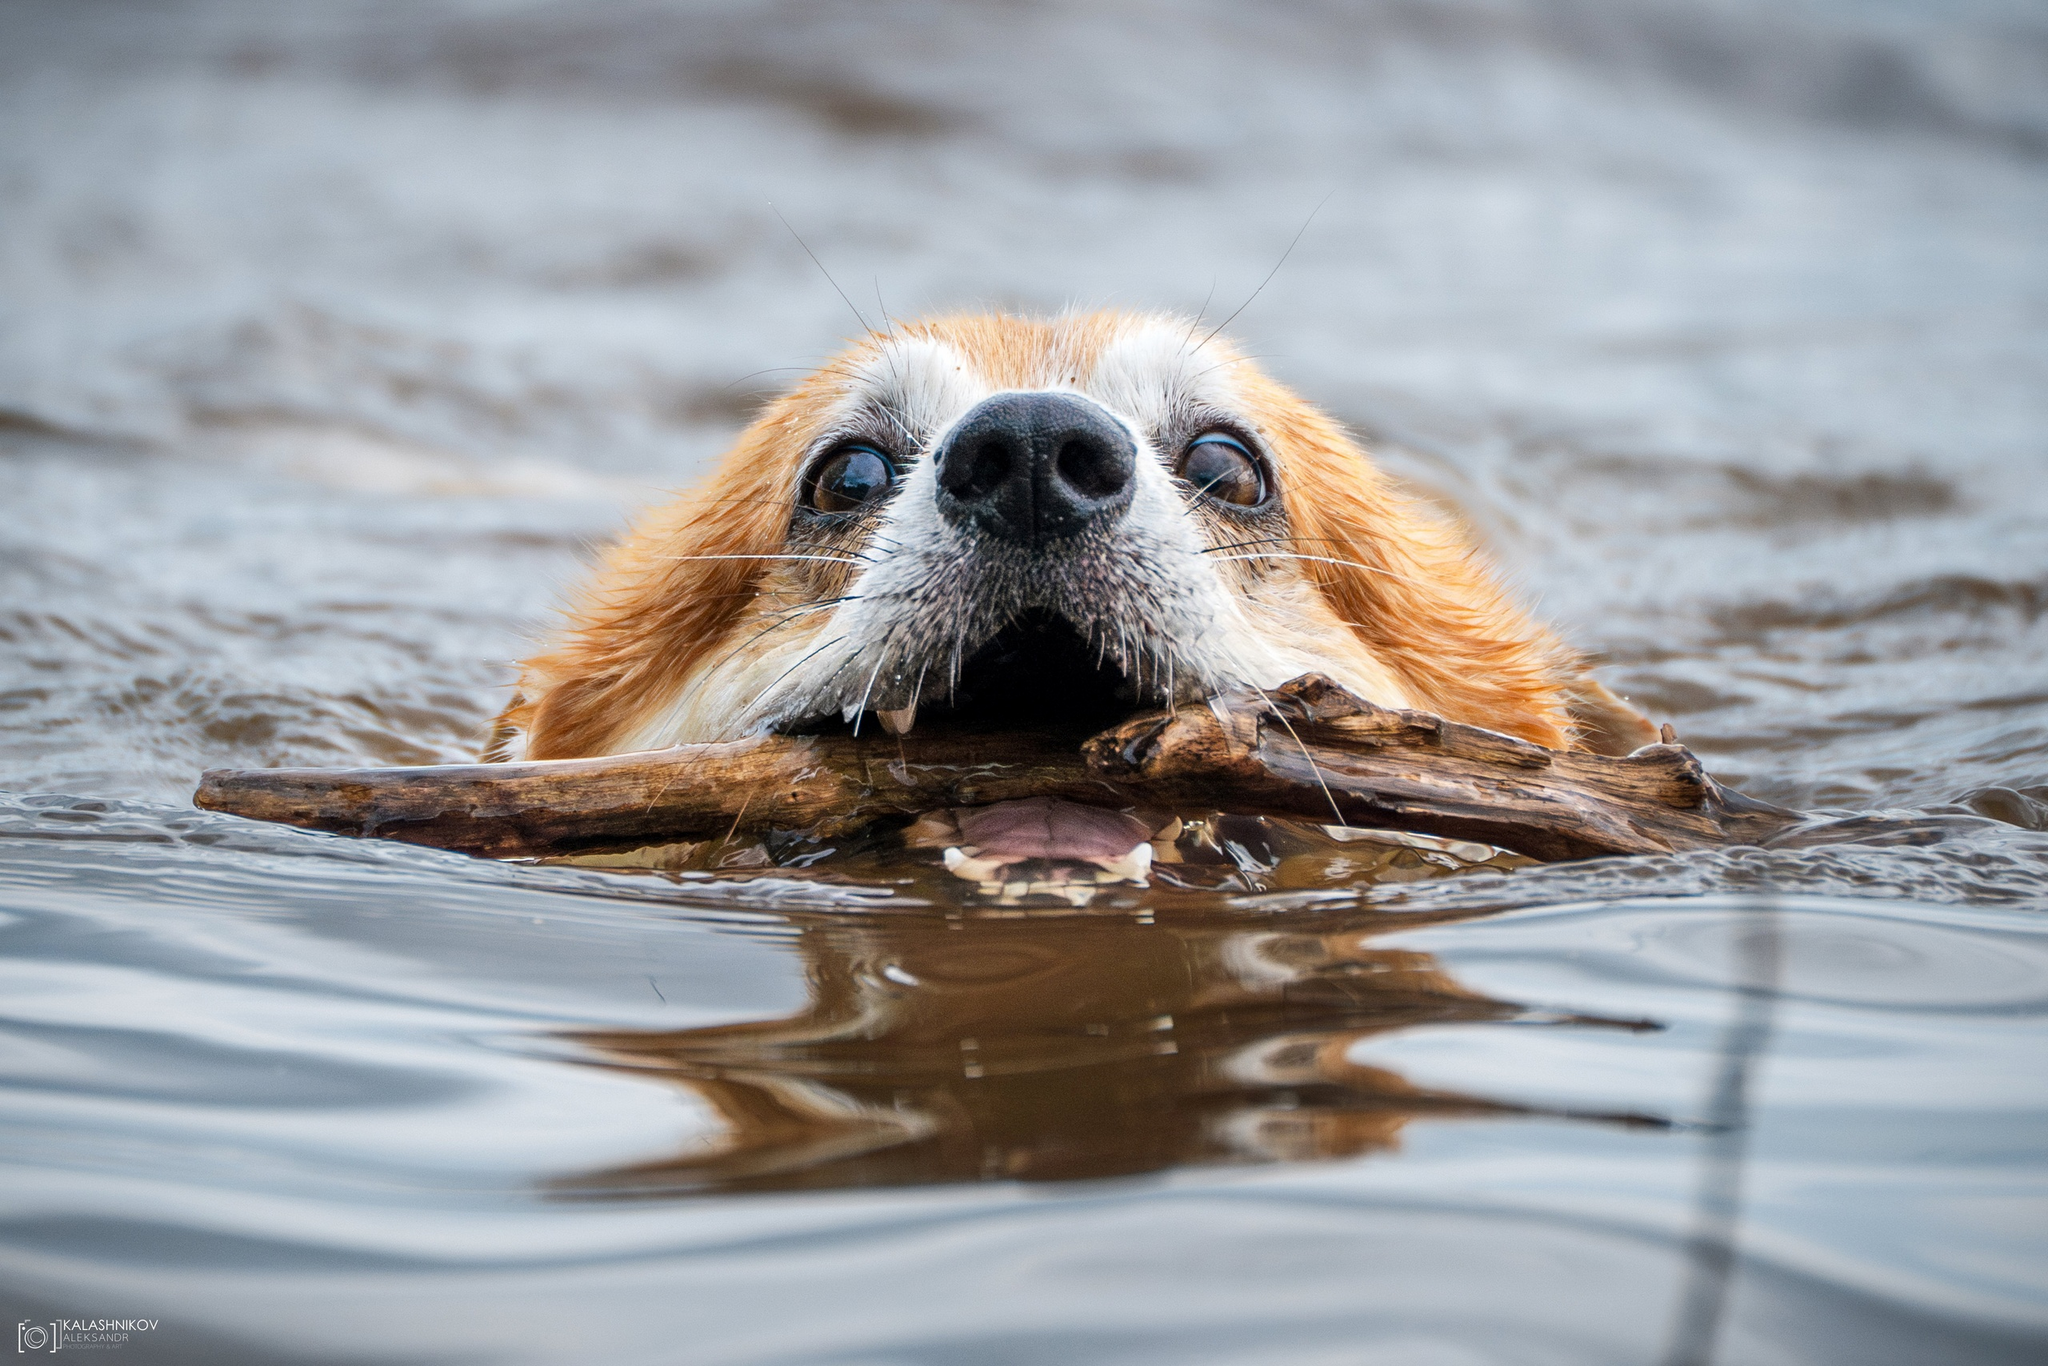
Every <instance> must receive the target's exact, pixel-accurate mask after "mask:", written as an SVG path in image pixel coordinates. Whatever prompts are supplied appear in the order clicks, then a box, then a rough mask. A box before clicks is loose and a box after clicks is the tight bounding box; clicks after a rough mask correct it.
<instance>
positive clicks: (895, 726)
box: [875, 702, 917, 735]
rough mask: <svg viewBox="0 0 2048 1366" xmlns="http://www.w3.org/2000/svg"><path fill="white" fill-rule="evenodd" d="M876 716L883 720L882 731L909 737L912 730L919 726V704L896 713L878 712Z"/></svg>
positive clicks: (900, 709) (897, 710) (898, 709)
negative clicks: (913, 727)
mask: <svg viewBox="0 0 2048 1366" xmlns="http://www.w3.org/2000/svg"><path fill="white" fill-rule="evenodd" d="M875 715H876V716H879V717H880V718H881V719H882V729H883V730H886V731H888V732H889V733H890V734H891V735H908V734H910V728H911V727H912V726H914V725H916V724H917V703H915V702H912V703H911V704H910V705H909V706H907V707H899V708H897V709H896V710H895V711H877V712H876V713H875Z"/></svg>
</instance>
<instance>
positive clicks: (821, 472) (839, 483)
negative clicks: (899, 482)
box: [808, 442, 896, 512]
mask: <svg viewBox="0 0 2048 1366" xmlns="http://www.w3.org/2000/svg"><path fill="white" fill-rule="evenodd" d="M895 482H896V467H895V466H894V465H892V464H890V463H889V457H887V456H886V455H883V454H882V453H881V452H880V451H878V450H876V449H875V448H874V447H873V446H865V445H862V444H861V443H859V442H852V443H850V444H848V445H844V446H841V447H839V448H838V449H837V450H835V451H833V452H832V453H831V454H830V455H828V456H826V457H825V459H824V460H823V461H822V462H821V463H820V464H819V465H818V467H817V468H816V469H815V470H813V471H812V472H811V479H810V488H809V490H808V493H809V497H810V503H811V506H812V507H814V508H816V509H817V510H818V511H820V512H851V511H853V510H854V509H855V508H857V507H859V506H860V505H861V504H863V503H869V502H873V501H874V500H875V499H877V498H879V497H881V496H882V495H883V494H885V493H887V492H888V491H889V486H890V485H891V484H893V483H895Z"/></svg>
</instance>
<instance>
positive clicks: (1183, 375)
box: [490, 313, 1606, 758]
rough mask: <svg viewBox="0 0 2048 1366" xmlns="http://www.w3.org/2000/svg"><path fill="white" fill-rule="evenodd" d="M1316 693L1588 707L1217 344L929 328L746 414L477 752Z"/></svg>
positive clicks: (956, 325) (648, 744)
mask: <svg viewBox="0 0 2048 1366" xmlns="http://www.w3.org/2000/svg"><path fill="white" fill-rule="evenodd" d="M1311 671H1314V672H1320V673H1324V674H1327V675H1329V676H1330V677H1332V678H1334V679H1335V680H1336V681H1338V682H1339V683H1341V684H1342V685H1344V686H1345V687H1346V688H1348V689H1350V690H1351V691H1353V692H1355V693H1357V694H1358V695H1359V696H1362V697H1365V698H1368V699H1370V700H1372V701H1375V702H1378V703H1380V704H1382V705H1385V706H1394V707H1418V708H1421V709H1424V710H1428V711H1432V712H1435V713H1437V714H1439V715H1442V716H1445V717H1448V718H1451V719H1454V720H1459V721H1465V722H1469V723H1472V724H1476V725H1482V726H1487V727H1491V728H1493V729H1497V730H1502V731H1506V732H1508V733H1510V734H1513V735H1517V736H1521V737H1523V738H1525V739H1529V740H1533V741H1536V742H1538V743H1540V744H1545V745H1552V746H1559V745H1563V744H1566V743H1567V742H1568V741H1569V739H1570V737H1571V735H1572V733H1573V732H1572V726H1573V721H1572V717H1571V715H1570V710H1571V706H1572V704H1573V702H1574V700H1575V699H1577V700H1579V701H1581V702H1583V701H1585V700H1586V699H1587V698H1588V697H1591V696H1592V695H1593V693H1598V694H1599V695H1600V696H1602V697H1605V696H1606V695H1605V693H1604V690H1602V689H1599V688H1598V685H1597V684H1592V683H1591V682H1590V680H1586V679H1584V678H1583V669H1582V667H1581V666H1580V665H1579V664H1578V663H1577V662H1576V661H1575V660H1574V659H1573V658H1572V656H1571V655H1570V654H1569V653H1568V652H1567V651H1566V650H1565V649H1564V648H1563V647H1562V646H1561V645H1560V644H1559V643H1558V641H1557V640H1556V639H1555V637H1553V636H1552V635H1551V634H1550V633H1549V632H1548V631H1547V630H1545V629H1544V628H1543V627H1541V626H1540V625H1538V624H1537V623H1536V622H1534V621H1533V620H1531V619H1530V618H1529V617H1528V616H1527V615H1526V614H1525V613H1523V612H1522V611H1521V610H1520V609H1518V608H1517V607H1516V606H1515V605H1514V604H1513V603H1511V602H1510V601H1509V599H1508V598H1507V597H1506V596H1505V594H1504V593H1503V592H1502V591H1501V589H1500V588H1499V587H1498V585H1497V584H1496V583H1495V581H1494V579H1493V578H1492V576H1491V575H1490V574H1489V572H1488V571H1487V569H1486V568H1485V566H1484V565H1483V564H1482V563H1480V561H1479V560H1478V559H1477V558H1476V556H1475V554H1474V552H1473V550H1472V548H1471V546H1470V545H1469V543H1468V542H1467V541H1466V540H1465V538H1464V537H1463V536H1462V535H1461V534H1460V533H1459V532H1458V531H1457V530H1456V529H1455V528H1453V527H1451V526H1450V525H1448V524H1446V523H1444V522H1443V521H1441V520H1440V519H1438V518H1435V517H1433V516H1431V515H1429V514H1427V513H1425V512H1424V511H1423V510H1422V509H1421V508H1419V507H1418V506H1417V505H1415V504H1414V503H1413V502H1412V501H1410V500H1409V499H1407V498H1405V497H1403V496H1402V495H1401V494H1399V493H1398V492H1397V491H1396V490H1394V489H1393V488H1392V487H1391V486H1390V484H1389V483H1388V481H1387V480H1386V478H1385V477H1384V476H1383V475H1381V474H1380V473H1379V472H1378V471H1377V470H1376V469H1375V468H1374V467H1373V466H1372V465H1371V463H1370V462H1369V461H1368V460H1367V459H1366V458H1365V456H1364V455H1363V454H1362V453H1361V452H1360V451H1359V450H1358V449H1357V448H1356V447H1354V446H1353V445H1352V444H1351V442H1350V441H1349V440H1348V439H1347V438H1346V437H1345V436H1344V434H1343V433H1342V431H1341V430H1340V429H1339V428H1338V426H1337V425H1336V424H1335V423H1334V422H1332V421H1331V420H1330V419H1329V418H1327V417H1325V416H1324V415H1322V414H1321V413H1320V412H1318V411H1317V410H1315V409H1314V408H1312V407H1311V406H1309V405H1308V404H1307V403H1305V402H1303V401H1302V400H1301V399H1299V398H1297V397H1295V396H1294V395H1293V394H1292V393H1290V392H1288V391H1287V390H1286V389H1284V388H1282V387H1281V386H1280V385H1278V384H1276V383H1275V382H1273V381H1272V380H1270V379H1268V378H1267V377H1266V376H1264V375H1263V374H1261V373H1260V372H1259V371H1258V369H1257V368H1256V367H1255V366H1253V365H1252V364H1251V363H1250V362H1248V361H1247V360H1246V359H1245V358H1244V357H1243V356H1242V355H1240V354H1239V353H1238V352H1237V351H1236V350H1235V349H1234V348H1233V347H1232V346H1231V345H1230V344H1229V343H1228V342H1226V341H1222V340H1219V339H1217V338H1216V337H1214V336H1205V335H1203V331H1202V329H1200V328H1198V327H1197V326H1195V325H1193V324H1191V323H1190V322H1189V321H1188V320H1186V319H1184V318H1171V317H1161V316H1149V315H1132V314H1123V313H1096V314H1087V315H1070V316H1064V317H1060V318H1056V319H1052V320H1033V319H1024V318H1017V317H1010V316H999V315H981V316H967V317H957V318H943V319H938V320H934V321H929V322H923V323H914V324H902V325H899V326H897V327H895V328H894V329H892V330H891V331H890V332H888V333H886V334H874V335H870V336H868V337H867V338H865V339H863V340H861V341H859V342H858V343H856V344H855V345H853V346H851V347H850V348H848V349H847V350H846V351H845V352H843V353H842V354H841V355H839V356H838V357H837V358H836V359H834V360H833V361H831V362H830V363H829V364H827V365H825V366H824V367H822V368H821V369H820V370H818V371H817V372H816V373H815V374H813V375H811V376H810V377H809V378H808V379H806V380H805V381H804V382H803V383H802V384H800V385H798V386H797V387H796V388H795V389H794V390H793V391H791V392H790V393H788V394H786V395H785V396H783V397H781V398H779V399H777V400H775V401H774V402H772V403H770V404H769V405H768V406H767V408H766V409H765V410H764V411H763V412H762V414H761V415H760V417H759V419H758V420H757V421H755V422H754V424H753V425H752V426H751V427H749V428H748V429H747V431H746V432H745V433H744V434H743V435H742V436H741V437H740V439H739V442H738V444H737V445H736V446H735V448H734V449H733V450H732V452H731V453H730V454H729V455H728V456H727V457H726V459H725V461H724V463H723V464H722V465H721V466H720V467H719V468H718V470H717V471H716V473H715V474H713V476H712V477H711V478H710V480H709V481H708V482H707V483H706V484H704V485H703V486H702V487H701V488H699V489H697V490H696V491H694V492H693V493H690V494H686V495H684V496H683V497H681V498H680V499H678V500H677V501H676V502H674V503H672V504H670V505H668V506H667V507H664V508H662V509H660V510H658V511H656V512H655V513H653V514H652V515H651V516H650V517H649V518H648V519H647V520H646V521H645V522H644V523H643V524H642V525H641V526H640V527H638V528H637V529H636V531H635V532H634V533H633V534H632V535H631V536H630V537H629V538H628V539H627V540H626V541H625V542H624V543H623V544H622V545H620V546H619V547H618V548H617V549H616V550H615V551H613V552H612V554H611V555H610V557H609V559H608V560H607V561H606V562H605V563H604V565H603V566H602V568H601V570H600V572H599V573H598V575H597V577H596V580H595V582H594V583H593V584H592V585H591V586H590V587H589V588H588V589H587V590H586V592H585V593H584V595H583V597H582V599H581V600H580V602H579V603H578V604H577V605H576V606H575V607H574V608H573V609H572V612H571V618H570V621H569V624H568V629H567V630H566V632H565V633H564V634H563V636H562V637H561V639H560V640H559V641H558V642H557V644H556V647H555V648H554V649H553V650H551V651H550V652H549V653H547V654H544V655H541V656H539V657H537V658H535V659H532V660H530V661H528V662H527V664H526V666H525V671H524V674H523V677H522V681H521V686H520V694H521V695H520V698H519V699H518V700H516V701H515V703H514V705H513V706H512V708H511V709H509V710H508V711H507V712H506V714H505V715H504V717H502V718H501V721H500V725H499V730H498V734H497V737H496V739H495V741H494V743H493V752H492V754H491V755H490V757H512V756H515V755H521V754H523V755H524V756H526V757H531V758H560V757H569V756H574V755H588V754H604V753H619V752H624V751H628V750H636V749H650V748H658V747H661V746H665V745H670V744H676V743H687V742H701V741H715V740H733V739H738V738H741V737H744V736H747V735H752V734H757V733H762V732H766V731H773V730H790V729H798V728H806V727H811V726H815V725H819V724H835V723H839V722H846V723H851V724H853V725H856V726H860V725H868V724H875V722H876V721H877V720H880V721H881V722H883V723H885V724H886V725H887V726H888V728H890V729H892V730H898V731H900V730H904V729H907V728H909V726H911V725H913V724H916V723H917V720H918V718H919V717H920V716H923V717H924V718H926V719H927V720H928V721H934V722H936V721H938V720H939V719H940V718H942V717H943V718H948V719H950V720H953V721H959V720H962V719H966V720H970V721H972V722H974V723H977V724H984V725H1001V724H1010V723H1014V722H1017V721H1018V720H1019V718H1024V717H1032V718H1039V719H1051V720H1071V721H1074V722H1077V723H1084V722H1085V723H1091V724H1093V723H1106V722H1108V721H1113V720H1115V719H1118V718H1119V717H1120V716H1121V715H1122V714H1124V713H1126V712H1128V711H1130V710H1132V709H1134V708H1139V707H1145V706H1157V705H1164V704H1168V703H1172V702H1185V701H1192V700H1196V699H1200V698H1204V697H1207V696H1209V695H1211V694H1214V693H1216V692H1219V691H1222V690H1225V689H1230V688H1240V687H1252V688H1268V687H1272V686H1274V685H1277V684H1279V683H1281V682H1283V681H1285V680H1287V679H1290V678H1293V677H1296V676H1298V675H1300V674H1303V673H1307V672H1311ZM1589 689H1590V690H1591V691H1590V692H1589V691H1588V690H1589Z"/></svg>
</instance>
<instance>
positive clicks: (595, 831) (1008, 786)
mask: <svg viewBox="0 0 2048 1366" xmlns="http://www.w3.org/2000/svg"><path fill="white" fill-rule="evenodd" d="M1021 797H1061V798H1065V799H1067V800H1069V801H1075V802H1081V803H1085V804H1089V805H1095V806H1144V807H1151V808H1178V809H1181V810H1188V809H1191V808H1192V809H1196V810H1201V811H1212V810H1226V811H1235V812H1242V813H1245V814H1251V815H1280V816H1293V817H1305V818H1307V819H1310V820H1340V821H1342V822H1344V823H1346V824H1352V825H1367V826H1381V827H1390V828H1395V829H1402V830H1415V831H1421V832H1424V833H1427V834H1433V835H1444V836H1448V837H1451V838H1454V839H1465V840H1475V841H1479V842H1481V843H1485V844H1494V845H1499V846H1501V847H1503V848H1507V849H1513V850H1515V851H1516V852H1518V853H1522V854H1526V855H1528V856H1530V857H1532V858H1539V859H1548V860H1556V859H1573V858H1590V857H1595V856H1598V855H1602V854H1644V853H1663V852H1669V851H1671V850H1675V849H1696V848H1703V847H1708V846H1712V845H1719V844H1728V843H1750V842H1754V841H1756V840H1760V839H1762V838H1764V837H1766V836H1767V835H1769V834H1770V833H1772V832H1774V831H1776V830H1779V829H1782V828H1784V827H1785V826H1787V825H1790V824H1792V823H1793V822H1794V821H1796V820H1797V819H1798V816H1797V814H1796V813H1794V812H1790V811H1786V810H1784V809H1782V808H1779V807H1774V806H1770V805H1767V804H1765V803H1762V802H1756V801H1752V800H1750V799H1749V798H1746V797H1743V796H1741V795H1740V794H1739V793H1734V792H1729V791H1727V790H1726V789H1723V788H1722V787H1721V786H1720V785H1719V784H1717V783H1715V782H1714V780H1713V779H1712V778H1711V777H1709V776H1708V775H1707V773H1706V771H1705V770H1704V769H1702V768H1701V766H1700V762H1699V760H1698V759H1697V758H1695V757H1694V756H1693V754H1692V753H1691V751H1689V750H1687V749H1685V748H1684V747H1682V746H1680V745H1676V744H1658V745H1650V746H1646V747H1645V748H1643V749H1640V750H1638V751H1636V752H1635V753H1634V754H1631V755H1629V756H1627V757H1626V758H1609V757H1606V756H1602V755H1597V754H1589V753H1582V752H1578V751H1569V752H1567V751H1560V750H1548V749H1543V748H1541V747H1540V746H1537V745H1532V744H1529V743H1527V742H1525V741H1521V740H1516V739H1512V738H1510V737H1508V736H1505V735H1499V734H1496V733H1494V732H1492V731H1487V730H1480V729H1478V728H1476V727H1473V726H1463V725H1458V724H1455V723H1453V722H1448V721H1444V720H1441V719H1439V718H1437V717H1434V716H1429V715H1425V714H1423V713H1421V712H1412V711H1388V710H1386V709H1384V708H1381V707H1376V706H1373V705H1372V704H1370V703H1367V702H1363V701H1360V700H1359V699H1358V698H1355V697H1353V696H1351V695H1350V694H1348V693H1346V692H1344V691H1343V690H1342V689H1341V688H1339V687H1337V686H1336V685H1335V684H1334V683H1331V682H1330V681H1329V680H1328V679H1326V678H1323V677H1321V676H1319V675H1313V674H1311V675H1308V676H1307V677H1304V678H1300V679H1296V680H1295V681H1294V682H1292V683H1289V684H1287V685H1285V686H1283V687H1281V688H1278V689H1275V690H1273V691H1272V692H1271V693H1268V694H1244V695H1237V696H1232V697H1228V698H1220V699H1217V700H1216V701H1214V702H1211V703H1209V704H1208V705H1206V706H1191V707H1182V708H1180V709H1178V710H1176V711H1173V712H1156V713H1150V714H1147V715H1144V716H1139V717H1134V718H1132V719H1131V720H1129V721H1126V722H1125V723H1123V724H1122V725H1120V726H1117V727H1115V728H1114V729H1112V730H1109V731H1105V732H1103V733H1102V734H1100V735H1097V736H1095V737H1093V738H1091V739H1090V740H1088V741H1087V742H1086V743H1085V744H1083V745H1082V746H1081V747H1080V749H1079V750H1078V751H1076V750H1074V749H1072V748H1065V747H1062V746H1060V745H1058V744H1056V743H1054V742H1051V741H1048V740H1046V739H1044V738H1042V737H1035V736H1031V735H1025V734H1006V735H987V736H980V735H969V736H952V735H945V734H937V733H927V734H922V735H919V734H913V735H909V736H902V737H897V738H888V737H882V736H876V737H858V738H857V737H853V736H844V735H836V736H812V737H806V736H768V737H764V738H761V739H758V740H749V741H741V742H736V743H732V744H719V745H684V746H679V747H677V748H675V749H667V750H652V751H648V752H646V753H641V754H621V755H614V756H609V757H606V758H599V759H555V760H545V761H539V762H531V763H513V764H456V765H444V766H432V767H422V768H366V769H317V768H315V769H304V768H302V769H253V770H243V771H235V770H226V769H217V770H214V771H212V772H209V773H207V774H206V775H205V776H204V777H203V778H202V779H201V781H200V786H199V791H198V793H197V795H196V796H195V797H194V798H193V800H194V802H195V804H197V805H199V806H201V807H204V808H206V809H207V810H210V811H226V812H232V813H234V814H236V815H240V816H249V817H252V818H254V819H257V820H266V821H279V822H282V823H284V824H287V825H297V826H303V827H305V828H308V829H313V830H327V831H332V832H334V833H337V834H344V835H358V836H370V837H376V838H380V839H397V840H405V841H408V842H410V843H414V844H427V845H433V846H435V847H437V848H442V849H456V850H461V851H463V852H465V853H470V854H481V855H488V856H491V857H497V858H512V857H536V856H550V855H562V854H574V853H591V852H599V851H605V850H622V849H634V848H639V847H642V846H645V845H653V844H665V843H671V842H674V841H679V840H693V839H711V838H718V837H721V836H725V835H729V834H733V833H753V832H759V831H764V830H770V829H785V830H788V829H795V830H803V831H806V832H807V833H810V834H812V835H814V836H816V837H818V838H822V839H832V838H837V837H840V836H843V835H845V834H848V833H850V832H852V831H854V830H857V829H859V828H861V827H863V826H865V825H868V824H870V823H872V822H874V821H877V820H881V819H885V818H890V817H908V816H915V815H918V814H921V813H923V812H925V811H930V810H934V809H937V808H941V807H953V806H979V805H982V804H984V803H988V802H998V801H1007V800H1011V799H1015V798H1021Z"/></svg>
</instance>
